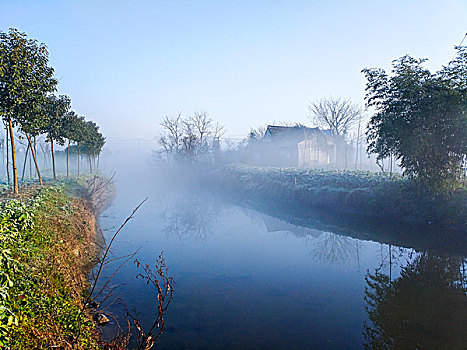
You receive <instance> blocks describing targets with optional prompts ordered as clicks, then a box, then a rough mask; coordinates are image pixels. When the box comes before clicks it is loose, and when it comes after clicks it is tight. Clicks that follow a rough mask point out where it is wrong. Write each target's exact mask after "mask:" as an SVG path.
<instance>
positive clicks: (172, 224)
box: [162, 195, 223, 239]
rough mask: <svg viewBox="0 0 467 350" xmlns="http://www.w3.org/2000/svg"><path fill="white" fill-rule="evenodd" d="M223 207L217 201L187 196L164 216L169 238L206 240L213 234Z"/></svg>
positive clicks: (165, 229) (165, 228) (165, 230)
mask: <svg viewBox="0 0 467 350" xmlns="http://www.w3.org/2000/svg"><path fill="white" fill-rule="evenodd" d="M222 210H223V208H222V206H221V205H220V204H219V203H218V202H217V201H216V202H213V200H210V199H209V198H206V197H201V196H197V195H192V196H187V197H185V198H183V199H181V200H178V201H176V202H175V203H172V204H171V205H169V206H167V208H166V209H165V211H164V212H163V214H162V217H163V219H164V221H165V227H164V228H163V229H162V230H163V232H164V233H165V234H167V236H178V238H180V239H182V238H183V237H190V238H193V239H205V238H206V237H207V236H209V235H210V234H211V232H212V227H213V225H214V224H215V223H216V222H217V219H218V216H219V213H220V212H221V211H222Z"/></svg>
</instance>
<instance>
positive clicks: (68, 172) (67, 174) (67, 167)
mask: <svg viewBox="0 0 467 350" xmlns="http://www.w3.org/2000/svg"><path fill="white" fill-rule="evenodd" d="M69 154H70V140H68V147H67V148H66V178H67V179H69V178H70V170H69V165H68V158H69Z"/></svg>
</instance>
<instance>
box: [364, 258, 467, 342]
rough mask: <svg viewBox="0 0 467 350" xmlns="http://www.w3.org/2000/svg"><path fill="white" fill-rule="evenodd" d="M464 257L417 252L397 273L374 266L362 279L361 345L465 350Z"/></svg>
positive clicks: (466, 307) (466, 330)
mask: <svg viewBox="0 0 467 350" xmlns="http://www.w3.org/2000/svg"><path fill="white" fill-rule="evenodd" d="M465 263H466V260H465V258H461V257H452V256H444V255H438V254H436V253H433V252H422V253H417V254H416V256H415V257H414V258H413V259H412V260H411V261H410V262H408V263H407V264H406V265H405V266H403V267H402V268H401V271H400V277H398V278H396V279H394V280H392V279H391V277H390V275H388V274H385V273H382V272H380V269H376V270H375V272H374V273H370V272H367V274H366V276H365V280H366V283H367V286H366V288H365V296H364V299H365V302H366V311H367V313H368V318H369V321H370V322H365V323H364V338H365V348H367V349H466V346H467V329H466V318H467V294H466V293H467V288H466V287H467V282H466V273H465Z"/></svg>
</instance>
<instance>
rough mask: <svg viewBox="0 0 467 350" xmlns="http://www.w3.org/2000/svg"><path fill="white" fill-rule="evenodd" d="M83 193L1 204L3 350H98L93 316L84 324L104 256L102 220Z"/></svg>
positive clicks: (57, 189) (31, 192)
mask: <svg viewBox="0 0 467 350" xmlns="http://www.w3.org/2000/svg"><path fill="white" fill-rule="evenodd" d="M78 189H80V190H81V191H78ZM82 190H83V188H81V187H80V186H78V184H77V183H76V182H69V183H68V184H66V185H65V184H60V185H57V184H55V185H50V186H44V187H41V188H38V187H31V188H29V189H24V190H23V191H22V193H21V195H20V196H18V197H15V198H8V199H7V198H3V200H2V202H1V203H0V218H1V222H0V344H1V345H2V346H3V347H4V348H8V349H43V348H44V349H45V348H47V349H48V348H60V349H93V348H96V349H97V336H96V331H95V329H94V324H93V323H92V321H91V318H90V315H87V314H86V313H84V314H83V315H82V316H80V322H78V315H79V314H80V310H81V308H82V300H83V298H82V295H83V293H84V291H85V290H86V289H87V287H88V282H87V276H88V272H89V269H90V268H91V264H92V261H93V259H94V257H95V256H96V253H97V246H96V245H95V243H94V242H95V235H96V231H95V230H96V219H95V215H94V213H93V210H92V207H91V204H90V203H89V201H88V200H87V199H85V198H83V195H82V193H83V192H82ZM7 194H8V193H7ZM0 348H1V346H0Z"/></svg>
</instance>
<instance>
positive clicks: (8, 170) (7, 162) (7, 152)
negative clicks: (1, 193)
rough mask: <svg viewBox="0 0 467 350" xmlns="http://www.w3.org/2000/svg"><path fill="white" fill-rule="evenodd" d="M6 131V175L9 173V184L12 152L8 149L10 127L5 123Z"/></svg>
mask: <svg viewBox="0 0 467 350" xmlns="http://www.w3.org/2000/svg"><path fill="white" fill-rule="evenodd" d="M5 131H6V143H5V146H6V175H7V178H8V184H10V152H9V150H8V134H9V132H8V127H7V126H6V124H5Z"/></svg>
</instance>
